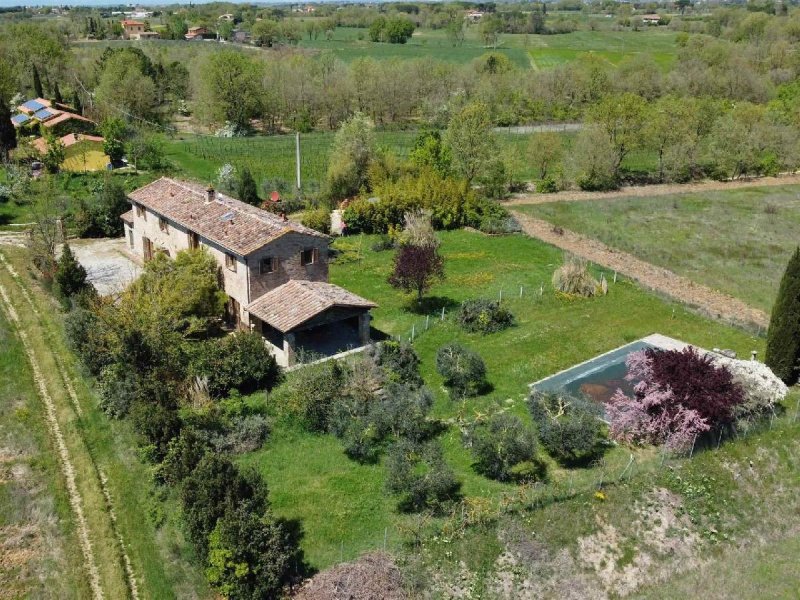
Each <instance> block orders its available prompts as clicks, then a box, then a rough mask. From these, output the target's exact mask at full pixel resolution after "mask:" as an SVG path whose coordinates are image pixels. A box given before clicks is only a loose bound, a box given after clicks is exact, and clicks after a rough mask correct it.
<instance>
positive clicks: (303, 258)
mask: <svg viewBox="0 0 800 600" xmlns="http://www.w3.org/2000/svg"><path fill="white" fill-rule="evenodd" d="M316 254H317V253H316V251H315V250H314V248H306V249H305V250H303V251H302V252H301V253H300V264H301V265H302V266H306V265H313V264H314V259H315V258H316Z"/></svg>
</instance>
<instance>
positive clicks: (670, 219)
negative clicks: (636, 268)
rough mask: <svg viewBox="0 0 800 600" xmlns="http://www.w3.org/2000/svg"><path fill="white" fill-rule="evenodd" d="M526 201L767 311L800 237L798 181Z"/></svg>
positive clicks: (547, 215) (564, 223) (541, 213)
mask: <svg viewBox="0 0 800 600" xmlns="http://www.w3.org/2000/svg"><path fill="white" fill-rule="evenodd" d="M519 208H520V210H522V211H524V212H527V213H529V214H531V215H533V216H535V217H538V218H540V219H544V220H546V221H549V222H551V223H553V224H554V225H558V226H560V227H564V228H565V229H569V230H572V231H575V232H578V233H581V234H584V235H586V236H589V237H592V238H595V239H598V240H600V241H601V242H603V243H605V244H607V245H608V246H611V247H612V248H617V249H619V250H624V251H625V252H629V253H631V254H633V255H634V256H637V257H638V258H641V259H642V260H646V261H648V262H651V263H653V264H656V265H659V266H662V267H665V268H667V269H671V270H673V271H675V272H676V273H678V274H680V275H684V276H686V277H688V278H689V279H692V280H694V281H696V282H697V283H702V284H704V285H707V286H710V287H712V288H715V289H718V290H721V291H723V292H725V293H727V294H730V295H731V296H734V297H736V298H740V299H742V300H744V301H745V302H748V303H749V304H751V305H752V306H754V307H757V308H760V309H762V310H765V311H767V312H768V313H769V311H770V310H771V309H772V304H773V302H774V299H775V295H776V293H777V290H778V285H779V283H780V278H781V276H782V274H783V271H784V269H785V268H786V263H787V262H788V260H789V257H790V256H791V253H792V251H794V249H795V248H796V247H797V244H798V243H799V242H800V238H799V237H798V231H800V186H796V185H787V186H771V187H763V188H747V189H738V190H729V191H719V192H703V193H687V194H672V195H667V196H657V197H650V198H630V199H627V198H626V199H618V200H592V201H586V202H560V203H551V204H542V205H536V206H520V207H519Z"/></svg>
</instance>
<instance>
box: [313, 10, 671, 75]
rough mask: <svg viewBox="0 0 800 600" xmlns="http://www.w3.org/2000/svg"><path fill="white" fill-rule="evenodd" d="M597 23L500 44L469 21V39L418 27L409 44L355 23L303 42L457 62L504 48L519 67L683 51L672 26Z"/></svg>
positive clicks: (667, 57) (341, 52)
mask: <svg viewBox="0 0 800 600" xmlns="http://www.w3.org/2000/svg"><path fill="white" fill-rule="evenodd" d="M301 21H302V19H301ZM595 23H596V25H595V26H596V29H595V30H588V31H583V30H581V31H574V32H572V33H563V34H556V35H535V34H508V33H507V34H502V35H500V38H499V41H498V45H497V48H492V47H489V46H486V45H485V44H484V42H483V39H482V38H481V34H480V25H479V24H475V25H469V26H467V28H466V30H465V37H464V41H463V42H462V43H461V44H460V45H457V46H455V45H453V43H452V42H451V41H450V39H448V37H447V32H446V31H445V30H442V29H418V30H416V31H415V32H414V35H413V36H412V37H411V39H410V40H409V41H408V42H407V43H405V44H383V43H374V42H371V41H369V31H368V30H367V29H357V28H352V27H338V28H337V29H336V31H335V32H334V34H333V37H332V38H331V39H330V40H327V39H325V37H324V36H319V38H318V39H316V40H309V39H308V37H307V36H306V37H305V38H303V39H302V40H301V41H300V44H299V45H300V46H301V47H303V48H310V49H314V50H318V51H321V52H330V53H332V54H333V55H334V56H335V57H336V58H339V59H340V60H343V61H345V62H350V61H352V60H355V59H357V58H365V57H370V58H374V59H378V60H380V59H395V58H399V59H405V58H421V57H426V56H429V57H433V58H437V59H439V60H446V61H450V62H454V63H469V62H471V61H473V60H474V59H476V58H478V57H480V56H481V55H483V54H485V53H486V52H499V53H501V54H504V55H505V56H507V57H508V59H509V60H510V61H511V62H512V63H514V64H515V65H517V66H518V67H522V68H532V69H547V68H550V67H554V66H560V65H563V64H566V63H568V62H570V61H573V60H575V59H577V58H579V57H581V56H582V55H585V54H592V55H594V56H597V57H599V58H601V59H603V60H605V61H606V62H608V63H609V64H612V65H617V64H619V63H620V62H621V61H622V60H624V59H625V58H628V57H632V56H637V55H641V54H645V55H648V56H650V57H652V59H653V60H654V61H655V63H656V64H658V65H659V66H660V67H662V68H667V67H668V66H670V65H671V64H672V62H673V61H674V59H675V56H676V55H677V49H678V48H677V44H676V42H675V33H674V32H672V31H668V30H667V29H666V28H663V27H650V28H644V29H642V30H641V31H611V30H610V26H608V25H607V24H606V23H604V22H602V21H601V20H599V19H598V20H597V21H595Z"/></svg>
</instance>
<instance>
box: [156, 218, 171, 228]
mask: <svg viewBox="0 0 800 600" xmlns="http://www.w3.org/2000/svg"><path fill="white" fill-rule="evenodd" d="M158 228H159V229H160V230H161V231H164V232H168V231H169V222H168V221H167V220H166V219H165V218H164V217H159V218H158Z"/></svg>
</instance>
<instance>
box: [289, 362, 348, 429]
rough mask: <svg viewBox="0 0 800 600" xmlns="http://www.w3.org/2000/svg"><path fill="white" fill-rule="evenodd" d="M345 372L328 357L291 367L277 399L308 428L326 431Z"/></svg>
mask: <svg viewBox="0 0 800 600" xmlns="http://www.w3.org/2000/svg"><path fill="white" fill-rule="evenodd" d="M345 376H346V372H345V370H344V369H343V368H342V366H341V365H340V363H339V361H336V360H329V361H326V362H323V363H319V364H317V365H309V366H307V367H304V368H302V369H300V370H298V371H295V372H294V373H293V374H292V375H291V377H290V378H289V380H288V382H287V385H286V387H285V388H284V390H282V392H283V393H282V394H280V395H278V397H277V400H278V401H279V402H280V403H281V405H280V406H279V407H278V409H279V410H280V411H282V412H283V413H284V414H286V415H289V416H291V417H292V418H293V419H296V420H297V421H299V422H300V424H301V425H302V426H303V427H305V428H306V429H309V430H310V431H320V432H324V431H328V430H329V428H330V413H331V408H332V406H333V403H334V401H335V400H336V399H337V398H338V397H339V396H340V395H341V394H342V390H343V387H344V381H345Z"/></svg>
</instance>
